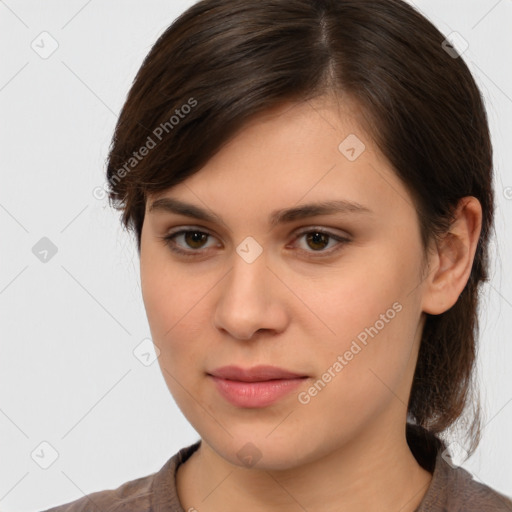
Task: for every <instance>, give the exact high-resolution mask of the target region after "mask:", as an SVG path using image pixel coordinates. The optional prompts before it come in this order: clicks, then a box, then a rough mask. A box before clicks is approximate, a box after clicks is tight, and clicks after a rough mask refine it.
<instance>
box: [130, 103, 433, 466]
mask: <svg viewBox="0 0 512 512" xmlns="http://www.w3.org/2000/svg"><path fill="white" fill-rule="evenodd" d="M322 100H323V101H321V99H317V100H315V101H310V102H304V103H293V104H292V103H287V104H285V105H282V106H281V107H279V108H276V109H273V110H271V111H269V112H267V113H266V114H265V115H261V116H258V117H257V118H256V119H254V120H253V121H251V122H250V123H248V124H247V125H246V126H245V128H244V129H243V130H242V131H240V132H239V133H238V134H237V136H236V137H235V138H233V139H232V140H231V141H230V143H229V144H228V145H226V146H225V147H224V148H223V149H222V150H221V151H220V152H219V153H218V154H217V155H215V156H214V157H213V158H212V159H211V160H210V161H209V162H208V163H207V164H206V165H205V166H204V167H203V168H202V169H201V170H200V171H199V172H197V173H196V174H194V175H193V176H191V177H190V178H188V179H187V180H186V181H184V182H182V183H180V184H179V185H177V186H175V187H172V188H171V189H169V190H167V191H165V192H164V193H161V194H158V195H154V196H152V197H150V198H149V200H148V202H147V205H146V215H145V220H144V225H143V229H142V239H141V255H140V263H141V280H142V292H143V298H144V304H145V308H146V311H147V315H148V320H149V325H150V329H151V333H152V337H153V341H154V343H155V345H156V346H157V347H158V349H159V351H160V356H159V364H160V367H161V370H162V373H163V376H164V378H165V380H166V383H167V385H168V387H169V390H170V391H171V393H172V395H173V397H174V398H175V400H176V402H177V404H178V406H179V407H180V409H181V410H182V412H183V414H184V415H185V416H186V418H187V419H188V421H189V422H190V423H191V424H192V426H193V427H194V428H195V429H196V430H197V432H198V433H199V434H200V436H201V438H202V439H203V440H204V441H205V442H206V443H207V444H208V445H209V446H210V447H212V448H213V449H214V450H215V451H216V452H217V453H218V454H220V455H221V456H222V457H224V458H225V459H226V460H228V461H229V462H231V463H233V464H237V465H244V464H245V465H246V466H251V465H252V464H254V463H256V462H257V463H258V467H261V468H273V469H282V468H287V467H293V466H295V465H298V464H302V463H305V462H308V461H313V460H315V459H318V458H319V457H322V456H324V455H326V454H328V453H331V452H333V451H334V450H340V449H341V450H345V449H352V448H354V447H356V446H358V445H359V444H360V443H364V446H366V447H367V448H366V449H372V450H373V451H374V452H375V451H378V446H379V444H378V443H379V441H380V440H381V439H382V436H383V435H384V434H385V435H386V436H392V437H395V438H396V439H397V440H398V439H400V440H403V436H404V423H405V420H406V410H407V407H406V405H407V401H408V397H409V392H410V387H411V383H412V377H413V373H414V368H415V363H416V358H417V351H418V346H419V341H420V337H421V330H422V326H423V316H424V315H422V298H423V296H424V294H425V289H424V283H423V282H422V279H421V274H422V270H423V266H422V263H423V251H422V246H421V240H420V231H419V224H418V218H417V214H416V210H415V208H414V203H413V200H412V198H411V196H410V195H409V193H408V192H407V190H406V189H405V188H404V186H403V184H402V183H401V182H400V181H399V179H398V178H397V177H396V175H395V174H394V172H393V171H392V169H391V168H390V166H389V164H388V163H387V162H386V161H385V159H384V158H383V157H382V155H381V154H380V153H379V152H378V150H377V148H376V146H375V145H374V143H373V141H372V140H371V139H370V138H369V137H368V136H367V135H365V134H364V133H363V131H362V130H361V128H360V127H359V126H358V124H357V123H356V120H355V118H354V117H353V115H351V112H355V111H353V110H350V109H349V106H348V104H347V103H344V105H343V106H342V107H341V106H340V107H335V106H334V105H335V104H331V103H329V102H327V101H325V99H322ZM197 137H198V145H200V143H201V141H200V134H198V135H197ZM157 199H159V200H162V199H173V200H177V201H181V202H182V203H186V204H188V205H191V206H193V207H194V209H196V210H197V211H199V210H201V211H202V212H204V213H205V214H207V215H209V216H211V217H212V218H210V219H208V220H206V219H203V218H198V217H195V216H192V214H191V213H190V212H189V214H185V213H176V211H175V210H174V209H173V208H171V206H172V205H171V204H170V202H167V207H166V203H165V202H163V201H160V203H159V206H156V205H155V208H154V209H153V210H151V206H152V204H153V202H154V201H155V200H157ZM327 202H329V203H331V202H346V203H347V204H345V207H342V206H343V204H342V203H339V204H338V210H337V211H330V212H328V211H324V212H320V211H314V208H311V209H309V210H308V209H305V210H302V209H303V208H304V207H305V206H306V205H313V204H316V205H318V204H320V203H327ZM355 204H357V205H359V206H350V205H355ZM308 208H309V206H308ZM296 209H299V210H297V211H296V212H295V213H293V211H295V210H296ZM288 210H290V213H286V212H287V211H288ZM213 216H215V218H213ZM272 220H275V221H276V222H275V223H272ZM182 230H183V231H188V232H186V233H183V232H181V233H178V232H180V231H182ZM174 234H175V235H176V236H174V237H173V238H172V239H170V240H169V241H168V242H169V244H168V245H166V243H165V241H164V240H163V238H164V237H166V236H167V235H174ZM337 237H339V240H338V239H337ZM173 249H176V250H179V251H183V252H184V254H182V253H181V252H180V253H178V252H174V251H173ZM260 365H265V366H272V367H276V368H278V369H279V368H280V369H282V370H286V371H288V372H291V373H292V374H296V375H298V376H299V377H300V378H288V379H283V378H282V377H285V375H284V374H278V375H274V374H271V373H270V374H259V375H253V378H254V379H257V380H259V381H260V382H259V383H258V382H253V383H248V382H240V381H238V382H236V380H237V379H242V378H243V377H240V376H239V377H236V375H235V376H233V375H232V376H231V377H232V378H234V379H235V381H233V380H231V381H229V379H223V378H220V377H214V376H212V374H215V373H217V372H216V370H217V369H219V368H221V367H226V366H236V367H239V368H241V369H252V368H253V367H256V366H260ZM225 376H226V375H224V377H225ZM271 377H277V378H279V377H281V380H280V382H276V381H275V380H274V379H272V380H274V382H269V379H270V378H271ZM262 380H266V382H261V381H262ZM361 446H363V445H361Z"/></svg>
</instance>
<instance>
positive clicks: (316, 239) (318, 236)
mask: <svg viewBox="0 0 512 512" xmlns="http://www.w3.org/2000/svg"><path fill="white" fill-rule="evenodd" d="M326 237H327V236H326V235H325V234H324V233H314V234H312V235H309V236H308V238H309V240H310V241H311V240H313V244H321V245H322V247H320V248H323V247H325V243H324V244H323V243H322V240H323V241H324V242H325V239H326Z"/></svg>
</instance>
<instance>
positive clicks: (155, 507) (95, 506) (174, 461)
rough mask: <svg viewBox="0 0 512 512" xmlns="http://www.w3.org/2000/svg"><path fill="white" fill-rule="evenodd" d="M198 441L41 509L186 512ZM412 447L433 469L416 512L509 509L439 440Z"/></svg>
mask: <svg viewBox="0 0 512 512" xmlns="http://www.w3.org/2000/svg"><path fill="white" fill-rule="evenodd" d="M408 442H409V439H408ZM199 445H200V441H197V442H196V443H194V444H192V445H190V446H187V447H185V448H182V449H181V450H179V451H178V452H177V453H175V454H174V455H173V456H172V457H171V458H170V459H169V460H168V461H167V462H166V463H165V464H164V465H163V466H162V468H161V469H160V470H159V471H157V472H156V473H153V474H151V475H149V476H145V477H141V478H137V479H136V480H131V481H129V482H126V483H124V484H122V485H120V486H119V487H118V488H117V489H112V490H104V491H99V492H94V493H92V494H88V495H86V496H83V497H81V498H79V499H77V500H75V501H72V502H70V503H67V504H64V505H60V506H58V507H54V508H51V509H48V510H46V511H44V512H192V511H185V510H184V509H183V507H182V506H181V504H180V501H179V499H178V495H177V492H176V470H177V468H178V466H179V465H180V464H181V463H182V462H184V461H186V460H187V459H188V458H189V457H190V455H191V454H192V453H193V452H194V451H195V450H197V448H198V447H199ZM409 445H410V446H411V443H410V442H409ZM414 448H415V449H413V446H411V451H413V453H414V455H415V456H416V458H417V459H418V462H420V464H421V465H422V466H423V467H424V468H425V469H427V470H429V471H430V472H431V473H432V480H431V482H430V486H429V488H428V490H427V492H426V494H425V496H424V497H423V500H422V501H421V503H420V505H419V507H418V508H417V509H416V512H448V511H449V512H491V511H492V512H494V511H496V512H498V511H499V512H508V511H510V512H512V500H511V499H509V498H507V497H506V496H504V495H502V494H500V493H498V492H496V491H494V490H493V489H491V488H490V487H488V486H486V485H484V484H481V483H479V482H477V481H475V480H473V478H472V476H471V474H470V473H468V472H467V471H466V470H465V469H463V468H461V467H458V466H453V465H452V464H450V463H448V462H447V461H446V460H445V458H444V457H443V452H444V449H445V445H444V444H443V443H442V442H441V441H440V440H439V439H437V438H435V444H431V443H430V445H429V443H426V446H421V447H419V448H418V446H417V445H416V446H414ZM432 448H435V450H434V451H432ZM429 450H430V451H429ZM415 452H416V453H415ZM429 454H430V459H429ZM421 457H423V459H421Z"/></svg>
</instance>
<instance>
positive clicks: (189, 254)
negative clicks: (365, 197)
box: [159, 228, 351, 258]
mask: <svg viewBox="0 0 512 512" xmlns="http://www.w3.org/2000/svg"><path fill="white" fill-rule="evenodd" d="M186 233H200V234H201V235H207V236H209V237H213V235H212V234H210V233H208V232H207V231H201V230H199V229H181V230H179V231H175V232H174V233H169V234H168V235H166V236H163V237H159V238H160V239H161V240H162V241H163V242H164V244H165V245H166V246H167V247H169V249H170V250H171V251H172V252H174V253H176V254H179V255H180V256H183V257H185V258H197V257H199V256H201V249H198V250H190V251H186V250H183V249H181V248H179V247H178V246H177V245H176V242H175V241H174V239H175V238H176V237H177V236H179V235H183V234H186ZM312 233H313V234H321V235H324V236H327V237H329V238H330V239H333V240H335V241H336V242H338V244H337V245H336V246H335V247H334V248H331V249H330V250H328V251H324V250H319V251H304V250H301V251H302V252H306V253H307V254H313V256H308V257H312V258H319V257H322V256H324V257H325V256H331V255H332V254H334V253H335V252H338V251H339V250H341V249H342V248H343V247H344V246H345V245H346V244H348V243H350V241H351V240H350V239H349V238H347V237H343V236H340V235H336V234H334V233H331V232H330V231H325V230H324V229H317V228H313V229H311V228H309V229H307V230H303V231H300V232H298V233H297V234H296V235H295V238H294V242H295V241H296V240H298V239H299V238H301V237H302V236H304V235H308V234H312ZM329 241H330V240H329ZM329 241H328V243H329ZM315 254H317V255H315Z"/></svg>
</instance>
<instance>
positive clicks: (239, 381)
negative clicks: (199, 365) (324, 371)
mask: <svg viewBox="0 0 512 512" xmlns="http://www.w3.org/2000/svg"><path fill="white" fill-rule="evenodd" d="M208 377H209V378H210V379H211V380H212V381H213V382H214V384H215V386H216V389H217V391H218V392H219V393H220V395H221V396H222V397H223V398H224V399H225V400H227V401H228V402H229V403H230V404H232V405H234V406H236V407H242V408H261V407H266V406H268V405H271V404H273V403H275V402H277V401H278V400H279V399H281V398H284V397H285V396H286V395H288V394H289V393H291V392H292V391H293V390H294V389H296V388H297V387H298V386H300V385H301V384H302V383H303V382H304V380H306V379H308V378H309V376H307V375H301V374H299V373H295V372H291V371H289V370H285V369H283V368H278V367H276V366H255V367H252V368H245V369H244V368H240V367H237V366H223V367H221V368H217V369H215V370H213V371H212V372H210V373H208Z"/></svg>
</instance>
